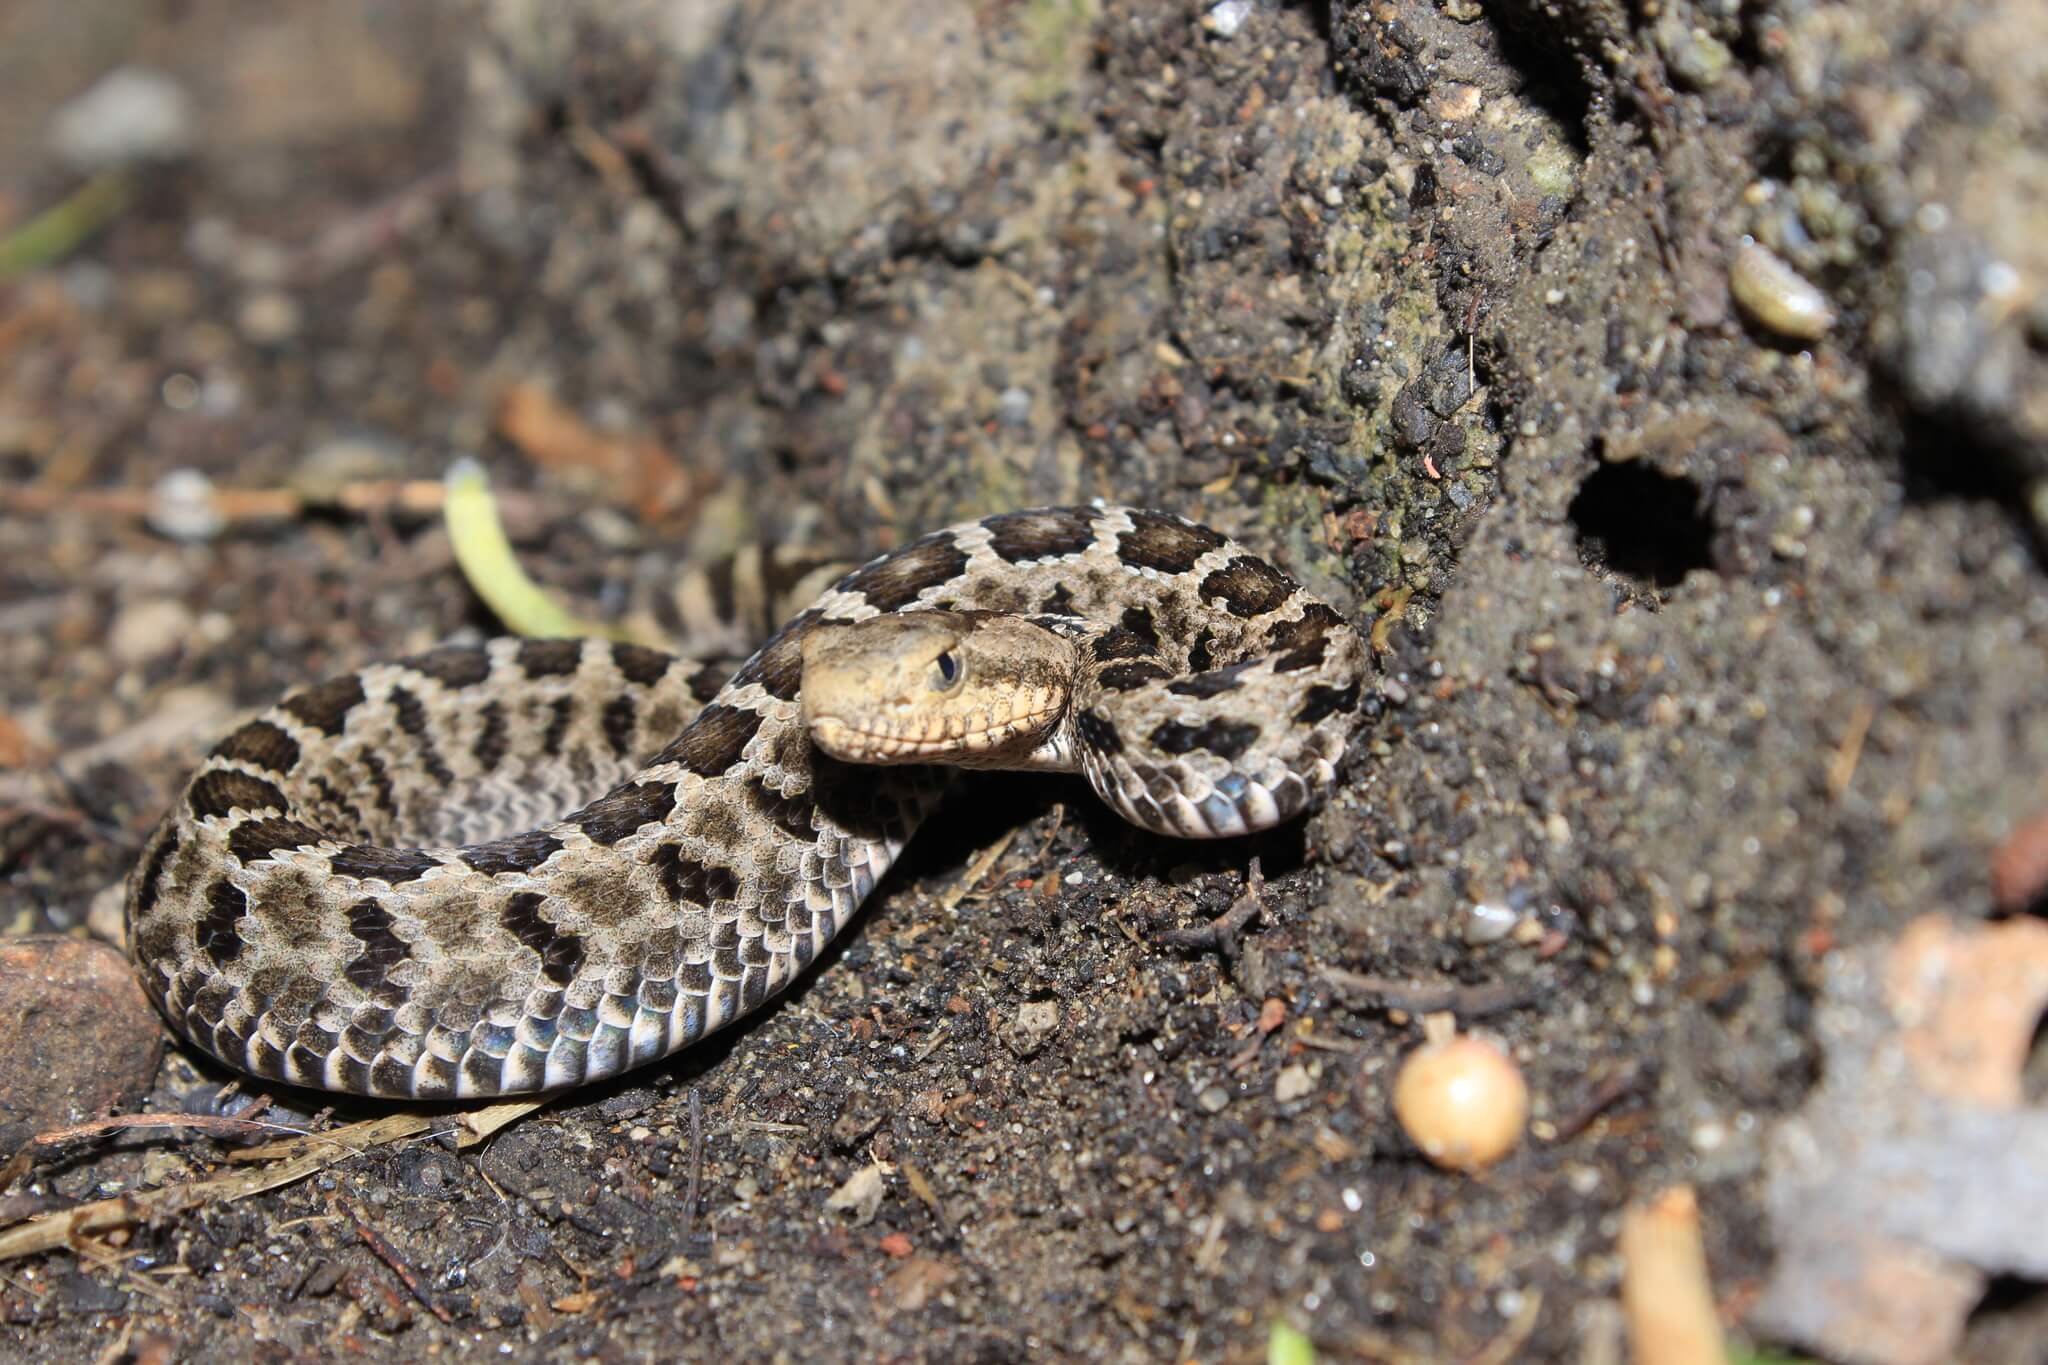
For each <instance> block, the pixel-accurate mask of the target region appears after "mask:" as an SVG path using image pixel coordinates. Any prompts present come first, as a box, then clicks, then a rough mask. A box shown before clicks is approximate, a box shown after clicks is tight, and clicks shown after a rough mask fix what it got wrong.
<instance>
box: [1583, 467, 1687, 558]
mask: <svg viewBox="0 0 2048 1365" xmlns="http://www.w3.org/2000/svg"><path fill="white" fill-rule="evenodd" d="M1701 504H1702V498H1701V494H1700V486H1699V485H1698V484H1696V483H1694V482H1693V481H1692V480H1691V479H1688V478H1686V477H1685V476H1684V475H1682V474H1663V473H1659V472H1658V471H1657V470H1655V469H1651V468H1649V467H1648V466H1647V465H1643V464H1639V463H1634V462H1630V463H1626V464H1603V465H1601V466H1600V467H1599V468H1598V469H1596V470H1594V471H1593V472H1592V474H1590V475H1588V476H1587V478H1586V481H1585V482H1584V483H1582V484H1580V485H1579V491H1578V495H1577V496H1576V497H1574V498H1573V499H1572V505H1571V507H1570V508H1569V509H1568V515H1569V516H1570V517H1571V519H1572V525H1573V527H1574V528H1576V529H1577V531H1578V533H1579V555H1580V557H1581V558H1582V559H1584V560H1585V562H1586V563H1587V564H1589V565H1591V566H1594V567H1596V568H1601V569H1605V570H1607V571H1608V572H1609V573H1613V574H1618V575H1620V576H1621V577H1623V578H1626V579H1628V580H1630V581H1631V582H1633V583H1636V584H1637V585H1639V586H1641V587H1645V588H1653V589H1668V588H1675V587H1677V586H1678V584H1679V582H1680V580H1682V579H1683V578H1684V577H1685V575H1686V573H1687V572H1688V571H1689V570H1692V569H1708V568H1712V567H1713V557H1712V546H1711V542H1712V539H1713V531H1714V528H1713V524H1712V523H1711V522H1709V521H1708V520H1707V517H1706V512H1705V509H1704V507H1703V506H1702V505H1701Z"/></svg>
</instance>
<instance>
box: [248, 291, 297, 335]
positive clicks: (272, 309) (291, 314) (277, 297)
mask: <svg viewBox="0 0 2048 1365" xmlns="http://www.w3.org/2000/svg"><path fill="white" fill-rule="evenodd" d="M299 321H300V315H299V303H298V300H297V299H294V298H293V297H292V296H291V295H289V294H283V293H279V292H278V291H276V290H274V289H266V290H264V291H262V292H261V293H257V294H251V295H250V296H249V297H248V298H246V299H244V300H242V306H241V308H240V309H238V310H237V311H236V313H235V326H236V328H237V329H239V330H240V331H241V333H242V335H243V336H245V337H247V338H248V339H249V340H251V341H253V342H255V343H256V344H257V345H259V346H275V345H277V344H278V343H279V342H284V341H290V340H291V339H292V338H293V337H295V336H297V335H298V334H299Z"/></svg>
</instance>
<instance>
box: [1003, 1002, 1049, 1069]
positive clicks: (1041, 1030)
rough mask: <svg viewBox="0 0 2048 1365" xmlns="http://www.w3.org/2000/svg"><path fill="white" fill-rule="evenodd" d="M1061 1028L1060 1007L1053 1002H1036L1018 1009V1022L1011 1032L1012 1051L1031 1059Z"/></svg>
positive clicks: (1020, 1006)
mask: <svg viewBox="0 0 2048 1365" xmlns="http://www.w3.org/2000/svg"><path fill="white" fill-rule="evenodd" d="M1059 1026H1060V1007H1059V1005H1058V1004H1056V1003H1055V1002H1053V1001H1051V1000H1034V1001H1032V1002H1030V1003H1029V1004H1026V1005H1019V1006H1018V1007H1017V1022H1016V1024H1015V1026H1014V1027H1012V1028H1011V1030H1010V1051H1012V1052H1014V1053H1016V1054H1017V1055H1018V1056H1019V1057H1029V1056H1032V1055H1034V1054H1035V1053H1037V1052H1038V1050H1039V1049H1040V1048H1042V1047H1044V1046H1045V1045H1046V1042H1047V1041H1048V1040H1049V1039H1050V1038H1051V1037H1052V1035H1053V1033H1054V1031H1055V1030H1057V1029H1058V1028H1059Z"/></svg>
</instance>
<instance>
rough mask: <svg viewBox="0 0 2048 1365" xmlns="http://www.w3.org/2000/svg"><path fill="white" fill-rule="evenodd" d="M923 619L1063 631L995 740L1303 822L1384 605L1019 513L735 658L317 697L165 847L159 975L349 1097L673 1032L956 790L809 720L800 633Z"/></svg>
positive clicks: (1123, 532)
mask: <svg viewBox="0 0 2048 1365" xmlns="http://www.w3.org/2000/svg"><path fill="white" fill-rule="evenodd" d="M909 612H946V613H953V614H954V616H953V617H951V618H948V619H957V620H959V621H962V622H965V623H967V624H966V626H964V627H963V628H966V629H971V628H972V627H973V626H974V625H975V624H976V623H978V622H981V621H983V620H984V619H992V618H986V617H985V615H984V614H987V613H1005V614H1014V615H1018V616H1024V617H1029V618H1032V619H1033V620H1034V621H1036V622H1038V623H1040V624H1042V625H1043V626H1044V627H1046V628H1047V629H1049V630H1051V631H1053V632H1054V633H1055V634H1057V635H1058V636H1059V638H1060V639H1062V640H1067V641H1071V650H1072V655H1073V678H1072V682H1071V695H1070V697H1069V698H1068V700H1067V701H1066V702H1065V703H1064V704H1063V705H1062V707H1061V708H1060V710H1059V713H1058V714H1057V715H1055V716H1051V717H1049V718H1048V719H1047V720H1046V722H1045V727H1046V728H1045V729H1044V732H1043V737H1042V742H1039V747H1038V748H1037V749H1036V750H1034V751H1033V753H1032V754H1031V755H1029V756H1028V757H1026V758H1025V759H1023V760H1021V761H1017V762H1007V761H1005V762H1002V763H995V762H984V764H983V766H1017V767H1037V768H1048V767H1052V768H1071V769H1077V770H1079V771H1081V772H1084V773H1085V774H1086V776H1087V778H1088V780H1089V782H1090V783H1091V785H1093V787H1094V788H1095V790H1096V791H1097V793H1098V794H1099V795H1101V796H1102V798H1103V799H1104V800H1106V801H1107V802H1108V803H1109V804H1110V805H1111V806H1112V807H1114V808H1115V809H1116V810H1117V811H1118V812H1119V813H1120V814H1122V815H1123V816H1124V817H1125V818H1126V819H1129V820H1131V821H1133V822H1135V823H1136V824H1139V825H1141V826H1143V827H1145V828H1147V829H1150V830H1153V831H1156V832H1159V833H1162V834H1170V835H1177V836H1182V837H1190V838H1204V837H1218V836H1228V835H1235V834H1242V833H1247V832H1250V831H1254V830H1258V829H1263V828H1267V827H1269V826H1272V825H1274V824H1277V823H1279V822H1281V821H1284V820H1287V819H1290V818H1293V817H1294V816H1296V815H1299V814H1300V813H1301V812H1302V811H1304V810H1305V809H1307V808H1308V807H1309V806H1311V805H1312V804H1314V803H1315V802H1317V801H1318V800H1320V799H1321V798H1322V797H1323V796H1325V795H1326V794H1327V792H1328V791H1329V789H1330V788H1331V786H1332V784H1333V783H1334V782H1335V780H1336V775H1337V767H1338V763H1339V761H1340V759H1341V758H1342V756H1343V753H1344V750H1345V746H1346V744H1347V742H1348V740H1349V738H1350V736H1351V735H1352V733H1353V732H1354V730H1355V729H1356V728H1357V725H1358V722H1359V717H1360V714H1361V700H1362V696H1361V694H1362V691H1363V688H1364V671H1365V653H1364V646H1363V642H1362V641H1361V640H1360V638H1359V636H1358V634H1357V633H1356V632H1355V631H1354V630H1353V629H1352V628H1351V627H1350V626H1349V625H1348V624H1347V623H1346V622H1345V621H1344V620H1343V619H1342V618H1341V617H1340V616H1339V615H1338V613H1337V612H1335V611H1334V610H1332V609H1331V608H1330V607H1329V606H1327V605H1326V604H1324V603H1322V602H1319V601H1317V600H1315V599H1314V598H1312V597H1310V596H1309V595H1307V594H1306V593H1305V592H1304V591H1303V590H1302V589H1300V588H1299V587H1298V586H1297V585H1296V584H1295V583H1294V582H1293V581H1292V580H1291V579H1289V578H1288V577H1287V576H1286V575H1284V574H1282V573H1281V572H1280V571H1279V570H1277V569H1275V568H1273V567H1272V566H1271V565H1270V564H1268V563H1266V562H1265V561H1264V560H1261V559H1259V558H1258V557H1256V556H1254V555H1251V554H1250V553H1248V552H1247V551H1245V550H1244V549H1242V548H1241V547H1239V546H1238V545H1236V544H1234V543H1233V542H1231V541H1229V540H1227V539H1226V538H1224V537H1223V536H1221V535H1219V534H1217V533H1216V532H1214V531H1211V530H1209V529H1207V528H1205V527H1201V526H1198V525H1195V524H1193V523H1191V522H1187V521H1184V520H1182V519H1181V518H1179V517H1175V516H1172V515H1170V514H1166V513H1160V512H1148V511H1141V510H1137V509H1131V508H1119V507H1104V508H1046V509H1041V510H1036V511H1027V512H1015V513H1007V514H1004V515H1001V516H995V517H989V518H986V519H984V520H982V521H979V522H971V523H966V524H963V525H960V526H955V527H951V528H949V529H947V530H943V531H938V532H935V533H933V534H931V535H928V536H925V537H923V538H922V539H920V540H918V541H916V542H914V543H912V544H910V545H908V546H906V547H905V548H903V549H901V550H898V551H896V552H894V553H892V554H888V555H884V556H882V557H881V558H879V559H876V560H873V561H872V562H870V563H868V564H866V565H864V566H863V567H861V568H859V569H857V570H855V571H854V572H852V573H850V574H848V575H847V576H846V577H845V578H843V579H841V580H840V581H839V582H838V583H837V584H835V585H834V586H833V587H831V588H830V589H828V590H827V591H826V592H825V593H824V594H823V595H822V596H821V597H819V598H818V600H817V601H816V602H815V603H813V604H812V605H811V606H810V607H809V608H808V609H807V610H805V611H803V612H802V613H801V614H799V615H798V616H796V617H795V618H794V619H793V620H791V621H790V622H789V623H788V624H787V625H785V626H784V627H783V628H782V629H781V630H780V631H778V632H777V633H776V634H775V636H774V637H773V638H772V639H770V640H769V641H768V643H767V644H765V645H764V646H762V647H761V649H760V650H758V651H757V652H756V653H755V654H754V655H753V656H752V657H751V658H749V659H748V660H747V661H746V663H745V664H744V665H742V666H741V667H740V669H739V670H738V671H737V672H736V673H734V674H732V675H731V677H730V678H723V677H721V676H718V675H716V674H715V673H714V672H713V671H712V670H710V669H708V668H706V667H704V666H701V665H698V664H695V663H692V662H689V661H687V660H683V659H679V658H675V657H672V656H669V655H666V654H660V653H657V652H654V651H651V650H646V649H641V648H637V647H633V646H627V645H612V644H607V643H603V642H598V641H518V640H498V641H493V642H492V643H490V644H488V645H485V646H482V647H477V648H467V647H451V648H446V649H442V650H437V651H435V652H433V653H430V654H426V655H423V656H420V657H418V658H414V659H409V660H405V661H401V662H397V663H388V664H376V665H372V666H370V667H368V668H365V669H363V670H361V671H359V672H357V673H354V674H350V675H347V676H344V677H341V678H337V679H333V680H331V681H328V682H325V683H321V684H319V685H317V686H314V687H310V688H307V689H305V690H303V691H300V692H297V693H294V694H292V695H291V696H289V697H287V698H286V699H285V700H284V701H282V702H280V703H279V704H278V705H277V706H275V707H273V708H271V709H270V710H268V711H266V712H265V713H263V714H262V715H261V716H260V717H258V718H256V719H254V720H252V721H250V722H248V723H247V724H245V725H243V726H242V727H241V728H240V729H238V730H236V731H235V732H234V733H233V734H231V735H229V736H228V737H227V739H225V740H224V741H222V743H221V744H220V745H219V746H218V747H217V748H216V749H215V750H214V751H213V753H212V754H211V755H210V756H209V758H208V759H207V761H206V762H205V764H204V765H203V766H202V767H201V768H200V770H199V771H198V772H197V774H195V775H194V777H193V778H192V780H191V782H190V783H189V784H188V785H187V786H186V788H185V789H184V792H183V794H182V796H181V797H180V799H179V801H178V802H177V804H176V806H175V807H174V808H173V810H172V811H171V813H170V814H169V815H168V816H167V817H166V818H165V819H164V821H163V823H162V824H161V825H160V826H159V827H158V829H157V830H156V832H155V833H154V834H153V835H152V836H151V837H150V839H149V841H148V843H147V844H146V845H145V848H144V851H143V856H142V858H141V860H140V862H139V864H138V866H137V868H136V871H135V873H134V875H133V877H132V878H131V880H130V886H129V898H128V917H129V931H130V942H131V944H132V946H133V952H134V955H135V960H136V963H137V965H138V967H139V968H140V971H141V975H142V979H143V982H144V984H145V986H146V988H147V989H148V991H149V992H150V994H151V995H152V996H154V998H155V999H156V1000H157V1002H158V1003H159V1005H160V1006H161V1007H162V1009H163V1011H164V1013H165V1015H166V1016H167V1017H168V1018H169V1019H170V1021H171V1023H172V1024H173V1026H174V1027H175V1028H176V1029H177V1030H178V1031H179V1032H180V1033H182V1034H183V1035H184V1036H185V1037H186V1038H188V1039H189V1040H191V1041H192V1042H193V1043H194V1044H196V1045H197V1046H198V1047H200V1048H201V1049H203V1050H204V1051H206V1052H208V1053H211V1054H212V1055H213V1056H215V1057H218V1058H220V1059H221V1060H223V1061H225V1062H227V1063H229V1064H230V1065H232V1066H235V1067H239V1068H242V1069H244V1070H247V1071H250V1072H253V1073H255V1074H257V1075H259V1076H265V1077H270V1078H273V1079H276V1080H280V1081H286V1082H290V1083H292V1084H296V1085H305V1086H314V1087H319V1088H322V1089H327V1090H335V1091H344V1092H352V1093H356V1094H366V1095H382V1096H395V1097H416V1098H458V1097H469V1096H488V1095H501V1094H510V1093H516V1092H525V1091H536V1090H545V1089H552V1088H556V1087H562V1086H570V1085H576V1084H580V1083H582V1082H586V1081H592V1080H597V1079H600V1078H603V1077H606V1076H611V1075H614V1074H616V1073H618V1072H620V1071H623V1070H626V1069H627V1068H629V1067H634V1066H640V1065H643V1064H645V1063H648V1062H651V1061H654V1060H656V1059H657V1058H661V1057H664V1056H667V1055H668V1054H670V1053H672V1052H674V1051H676V1050H677V1049H678V1048H681V1047H684V1046H686V1045H688V1044H689V1043H691V1042H693V1041H695V1040H696V1039H698V1038H701V1037H703V1036H704V1035H705V1034H707V1033H710V1032H711V1031H713V1030H715V1029H718V1028H722V1027H724V1026H725V1025H727V1024H729V1023H731V1022H732V1021H733V1020H735V1019H737V1018H739V1017H740V1016H742V1015H744V1014H746V1013H747V1012H748V1011H750V1010H752V1009H754V1008H756V1007H757V1006H759V1005H760V1004H762V1002H764V1001H766V1000H768V999H770V998H771V997H773V996H774V995H775V994H776V993H777V992H778V991H780V990H781V989H783V988H784V987H785V986H787V985H788V984H789V983H790V982H791V981H792V980H793V979H794V978H795V977H796V976H797V975H798V974H799V973H800V972H802V971H803V970H804V968H805V967H806V966H808V965H809V964H810V962H811V961H812V960H813V959H814V958H815V957H816V956H817V955H818V953H819V951H820V950H821V949H823V948H824V946H825V945H826V943H827V942H828V941H830V939H831V938H832V937H833V935H834V934H836V933H838V932H839V930H840V929H842V928H843V927H845V925H846V924H847V922H848V921H849V920H850V919H851V918H852V916H853V915H854V913H855V911H856V910H857V909H858V908H859V906H860V904H861V902H862V900H863V899H864V898H865V897H866V896H867V895H868V893H869V892H870V891H871V890H872V889H873V887H874V885H875V883H876V881H877V880H878V879H879V878H880V877H881V876H882V875H883V873H884V872H886V871H887V869H888V868H889V866H890V864H891V863H892V862H893V861H894V860H895V858H896V857H897V855H898V854H899V853H900V852H901V851H902V849H903V847H904V845H905V843H906V841H907V840H908V839H909V838H910V837H911V834H912V832H913V831H914V830H915V829H916V827H917V825H918V822H919V821H920V820H922V819H923V818H924V816H925V815H926V814H927V813H928V812H929V811H930V810H931V809H932V807H933V806H934V804H935V803H936V802H937V801H938V799H939V798H940V795H941V793H942V792H943V790H944V788H945V786H946V785H947V780H948V775H949V771H950V770H949V769H946V768H941V767H936V766H929V765H924V764H922V763H918V764H911V765H909V766H890V767H866V766H855V765H850V764H847V763H844V762H842V761H840V760H839V759H835V758H831V757H828V756H827V755H826V754H825V753H824V752H823V751H822V750H821V749H820V748H819V746H818V745H817V744H816V743H814V742H813V738H812V731H811V730H810V729H809V728H808V727H807V725H806V721H805V712H804V705H803V700H804V699H803V696H802V691H801V689H802V686H803V680H804V657H805V640H806V637H807V636H809V635H810V634H811V633H812V632H813V631H817V630H818V629H819V627H820V626H822V625H828V624H829V623H834V622H858V621H862V620H865V619H867V618H871V617H875V616H877V615H881V614H886V613H909ZM931 619H933V620H937V619H939V618H936V617H934V618H931ZM911 624H912V625H916V624H917V623H911ZM821 638H822V637H821ZM814 643H815V642H814ZM820 733H822V732H820ZM1034 742H1038V741H1034ZM564 812H567V813H564Z"/></svg>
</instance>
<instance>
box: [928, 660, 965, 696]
mask: <svg viewBox="0 0 2048 1365" xmlns="http://www.w3.org/2000/svg"><path fill="white" fill-rule="evenodd" d="M959 681H960V660H959V659H958V658H957V657H955V656H954V654H953V652H952V651H951V650H947V651H946V652H945V653H944V654H941V655H940V656H939V657H938V658H936V659H934V660H932V690H933V691H934V692H944V691H945V690H946V689H947V688H949V687H951V686H952V685H953V684H954V683H956V682H959Z"/></svg>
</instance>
